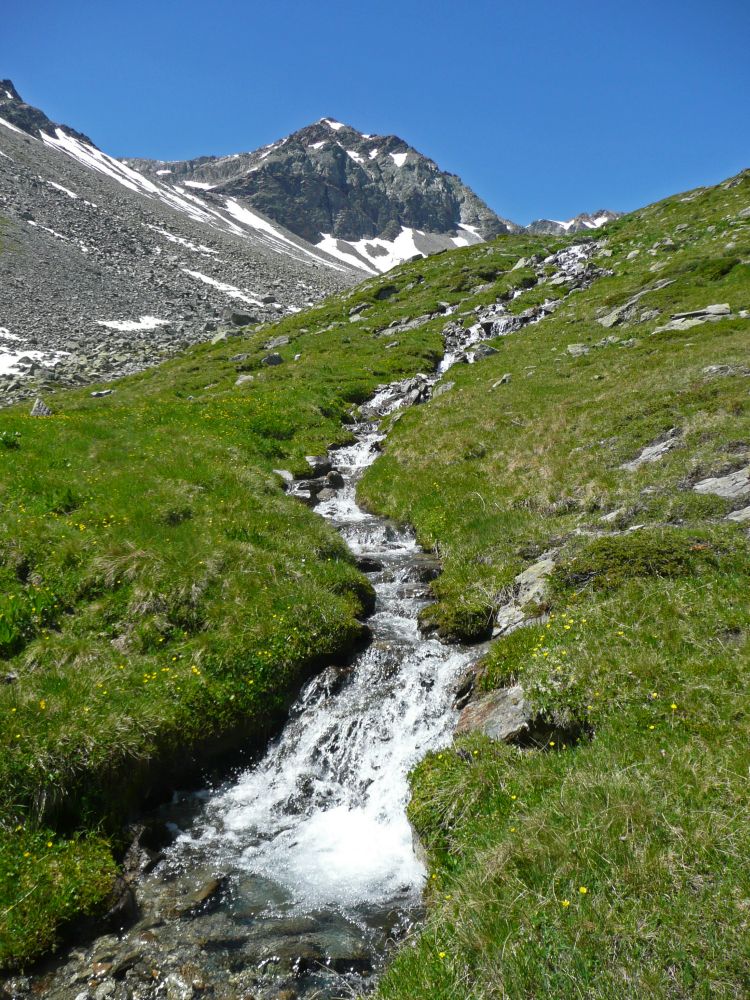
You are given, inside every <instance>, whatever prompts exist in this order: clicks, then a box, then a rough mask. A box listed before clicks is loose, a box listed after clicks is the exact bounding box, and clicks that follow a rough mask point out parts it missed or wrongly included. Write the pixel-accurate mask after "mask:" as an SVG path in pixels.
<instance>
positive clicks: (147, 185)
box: [40, 129, 344, 271]
mask: <svg viewBox="0 0 750 1000" xmlns="http://www.w3.org/2000/svg"><path fill="white" fill-rule="evenodd" d="M40 136H41V138H42V141H43V142H44V143H45V145H47V146H50V147H52V148H53V149H57V150H58V151H60V152H62V153H65V154H67V155H68V156H71V157H72V158H73V159H75V160H77V161H78V162H79V163H82V164H83V165H84V166H85V167H88V168H90V169H92V170H96V171H98V172H99V173H102V174H104V175H106V176H107V177H110V178H111V179H112V180H115V181H117V183H118V184H121V185H122V186H123V187H126V188H128V189H129V190H130V191H134V192H136V193H137V194H140V195H144V196H145V197H147V198H151V199H152V200H158V201H161V202H163V203H164V204H166V205H168V206H169V207H170V208H172V209H175V210H177V211H178V212H181V213H182V214H183V215H187V216H188V217H189V218H190V219H192V220H193V221H195V222H200V223H203V224H204V225H209V226H211V227H213V228H214V229H219V230H221V231H222V232H225V233H230V234H232V235H233V236H241V237H243V238H245V239H256V240H258V241H259V242H261V243H263V244H265V245H266V247H267V248H268V249H270V250H272V251H273V252H275V253H280V254H284V255H286V256H288V257H292V258H293V259H294V260H297V261H299V262H300V263H303V264H307V265H310V264H311V263H312V262H314V263H315V264H317V265H318V266H321V265H322V266H324V267H330V268H332V269H333V270H335V271H342V270H344V269H343V268H342V267H340V266H339V265H338V264H335V263H334V262H333V261H331V260H326V259H325V258H323V257H319V256H318V255H317V254H315V253H312V252H311V251H310V250H307V249H306V248H305V247H303V246H300V245H299V244H297V243H295V242H293V241H292V240H290V239H288V238H287V237H286V236H284V235H283V233H281V232H279V231H278V230H277V229H275V228H274V227H273V226H272V225H271V224H270V223H269V222H266V220H264V219H261V218H260V216H257V215H255V213H254V212H250V211H249V210H247V209H244V208H242V207H241V206H240V205H238V204H237V202H235V201H233V200H231V199H230V200H229V201H228V202H227V203H226V209H225V210H221V209H219V208H213V207H212V206H210V205H209V204H207V203H206V202H205V201H203V200H201V199H200V198H199V197H197V196H196V195H195V194H191V193H190V192H189V191H187V190H185V188H183V187H179V186H176V187H168V186H166V185H164V184H160V183H159V182H157V181H153V180H151V179H150V178H148V177H145V176H144V175H143V174H140V173H138V171H136V170H133V169H132V168H130V167H128V166H127V164H125V163H123V162H121V161H120V160H115V159H114V158H113V157H111V156H108V155H107V154H106V153H103V152H102V151H101V150H99V149H96V148H95V147H93V146H91V145H89V144H88V143H84V142H81V141H80V140H79V139H76V138H74V137H73V136H70V135H68V134H67V133H65V132H63V130H62V129H56V134H55V135H54V136H51V135H47V134H46V133H44V132H40ZM269 151H270V150H269ZM226 212H228V213H229V214H228V215H227V214H225V213H226ZM248 230H251V232H248Z"/></svg>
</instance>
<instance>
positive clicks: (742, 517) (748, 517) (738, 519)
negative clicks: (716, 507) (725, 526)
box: [726, 507, 750, 524]
mask: <svg viewBox="0 0 750 1000" xmlns="http://www.w3.org/2000/svg"><path fill="white" fill-rule="evenodd" d="M726 520H727V521H734V522H735V523H736V524H744V523H745V522H746V521H750V507H743V508H742V509H741V510H733V511H732V513H731V514H727V516H726Z"/></svg>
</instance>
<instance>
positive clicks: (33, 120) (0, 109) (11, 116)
mask: <svg viewBox="0 0 750 1000" xmlns="http://www.w3.org/2000/svg"><path fill="white" fill-rule="evenodd" d="M0 118H4V119H5V120H6V122H10V123H11V125H15V126H16V128H20V129H21V131H22V132H27V133H28V134H29V135H33V136H34V138H36V137H37V135H38V134H39V132H40V131H42V132H49V133H53V132H54V131H55V129H58V128H60V129H62V130H63V131H64V132H66V133H67V134H68V135H72V136H74V137H75V138H76V139H80V140H81V141H82V142H87V143H88V144H89V145H90V146H93V145H94V144H93V142H92V141H91V139H89V138H88V136H85V135H84V134H83V132H76V130H75V129H72V128H69V127H68V126H67V125H60V124H58V123H57V122H53V121H51V120H50V119H49V118H48V117H47V116H46V115H45V113H44V112H43V111H40V110H39V108H34V107H32V105H31V104H27V103H26V102H25V101H24V100H23V98H22V97H21V95H20V94H19V93H18V91H17V90H16V88H15V87H14V86H13V83H12V82H11V81H10V80H0Z"/></svg>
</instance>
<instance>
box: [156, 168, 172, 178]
mask: <svg viewBox="0 0 750 1000" xmlns="http://www.w3.org/2000/svg"><path fill="white" fill-rule="evenodd" d="M171 173H172V171H171V170H157V171H156V174H157V176H158V177H163V176H164V175H165V174H171Z"/></svg>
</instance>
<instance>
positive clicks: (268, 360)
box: [260, 354, 284, 368]
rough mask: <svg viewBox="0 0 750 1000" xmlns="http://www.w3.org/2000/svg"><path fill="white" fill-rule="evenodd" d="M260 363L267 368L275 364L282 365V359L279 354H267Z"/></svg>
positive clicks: (273, 366)
mask: <svg viewBox="0 0 750 1000" xmlns="http://www.w3.org/2000/svg"><path fill="white" fill-rule="evenodd" d="M260 363H261V364H262V365H266V367H267V368H275V367H276V366H277V365H283V363H284V359H283V358H282V356H281V355H280V354H267V355H266V356H265V357H264V358H262V359H261V362H260Z"/></svg>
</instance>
